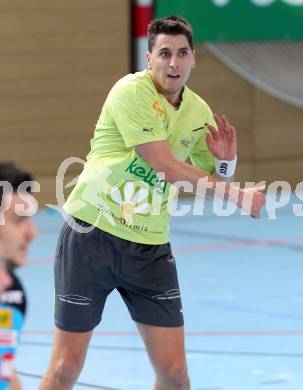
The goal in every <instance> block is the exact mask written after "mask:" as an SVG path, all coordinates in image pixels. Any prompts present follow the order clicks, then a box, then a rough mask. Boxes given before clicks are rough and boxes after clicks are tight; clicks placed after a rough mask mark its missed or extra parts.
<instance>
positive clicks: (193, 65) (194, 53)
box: [192, 50, 196, 68]
mask: <svg viewBox="0 0 303 390" xmlns="http://www.w3.org/2000/svg"><path fill="white" fill-rule="evenodd" d="M193 56H194V62H193V64H192V68H194V67H195V66H196V51H195V50H193Z"/></svg>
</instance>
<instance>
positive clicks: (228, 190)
mask: <svg viewBox="0 0 303 390" xmlns="http://www.w3.org/2000/svg"><path fill="white" fill-rule="evenodd" d="M162 171H163V172H164V174H165V180H166V181H168V182H170V183H175V182H177V181H185V182H188V183H191V184H192V186H193V193H194V194H195V193H196V189H197V185H198V183H199V182H200V181H201V179H203V178H204V179H206V178H207V182H208V183H211V184H212V187H210V186H209V188H207V189H206V195H207V196H210V197H214V196H215V191H216V185H217V184H218V183H220V184H221V185H222V184H223V183H224V184H225V191H224V198H225V199H227V198H228V197H229V199H230V200H232V201H234V202H235V203H238V196H239V188H238V187H235V186H233V185H232V184H231V183H230V182H227V181H225V180H223V179H222V178H220V177H218V176H217V175H216V174H215V175H210V174H209V173H208V172H207V171H204V170H202V169H199V168H196V167H193V166H192V165H190V164H187V163H185V162H182V161H179V160H174V161H172V162H171V163H167V164H166V165H165V166H164V167H162ZM240 192H241V191H240Z"/></svg>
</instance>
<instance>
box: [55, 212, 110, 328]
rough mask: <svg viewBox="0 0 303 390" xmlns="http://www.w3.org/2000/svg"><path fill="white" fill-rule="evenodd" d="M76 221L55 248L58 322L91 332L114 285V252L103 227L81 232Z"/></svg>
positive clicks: (87, 225)
mask: <svg viewBox="0 0 303 390" xmlns="http://www.w3.org/2000/svg"><path fill="white" fill-rule="evenodd" d="M73 221H74V220H73V219H71V220H70V221H69V223H67V224H66V225H65V226H64V227H63V229H62V232H61V235H60V237H59V241H58V245H57V250H56V256H55V323H56V326H57V327H58V328H59V329H61V330H64V331H67V332H88V331H90V330H92V329H93V328H94V327H95V326H97V325H98V323H99V322H100V321H101V316H102V311H103V308H104V304H105V301H106V298H107V296H108V294H109V293H110V292H111V291H112V290H113V289H114V288H115V280H114V278H113V274H112V271H111V259H112V257H113V256H114V253H113V250H112V248H109V247H108V245H107V242H106V240H105V239H104V237H103V232H102V231H101V230H100V229H98V228H94V229H93V230H91V231H88V232H86V233H81V232H79V231H77V230H76V229H73ZM76 223H77V224H78V225H80V226H83V227H84V228H87V227H89V226H91V225H89V224H87V223H86V222H83V221H80V220H76Z"/></svg>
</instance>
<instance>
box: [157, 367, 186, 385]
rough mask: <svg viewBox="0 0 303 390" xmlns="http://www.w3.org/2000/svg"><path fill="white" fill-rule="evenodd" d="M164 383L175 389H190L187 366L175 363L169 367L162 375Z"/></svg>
mask: <svg viewBox="0 0 303 390" xmlns="http://www.w3.org/2000/svg"><path fill="white" fill-rule="evenodd" d="M161 379H162V381H163V383H165V384H167V385H169V386H170V387H169V388H173V389H188V388H189V379H188V374H187V368H186V364H185V362H184V363H175V364H172V365H170V366H168V367H167V368H166V370H165V372H164V373H163V375H162V378H161Z"/></svg>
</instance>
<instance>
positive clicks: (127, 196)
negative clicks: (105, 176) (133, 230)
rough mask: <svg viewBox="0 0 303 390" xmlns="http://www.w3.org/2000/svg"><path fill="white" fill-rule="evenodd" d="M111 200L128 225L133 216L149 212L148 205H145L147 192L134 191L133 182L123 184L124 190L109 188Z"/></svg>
mask: <svg viewBox="0 0 303 390" xmlns="http://www.w3.org/2000/svg"><path fill="white" fill-rule="evenodd" d="M110 194H111V198H112V200H113V201H114V202H115V203H117V204H118V205H119V206H120V211H121V214H122V216H123V218H124V219H125V220H126V221H127V222H128V223H130V224H132V223H133V219H132V217H133V215H134V214H148V213H149V212H150V205H149V204H148V203H147V200H148V194H149V192H148V190H147V189H146V188H142V187H141V188H140V189H139V190H137V191H136V190H135V185H134V183H133V182H131V181H128V182H126V183H125V185H124V188H123V189H122V188H121V190H120V188H118V187H116V186H113V187H112V188H111V192H110Z"/></svg>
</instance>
